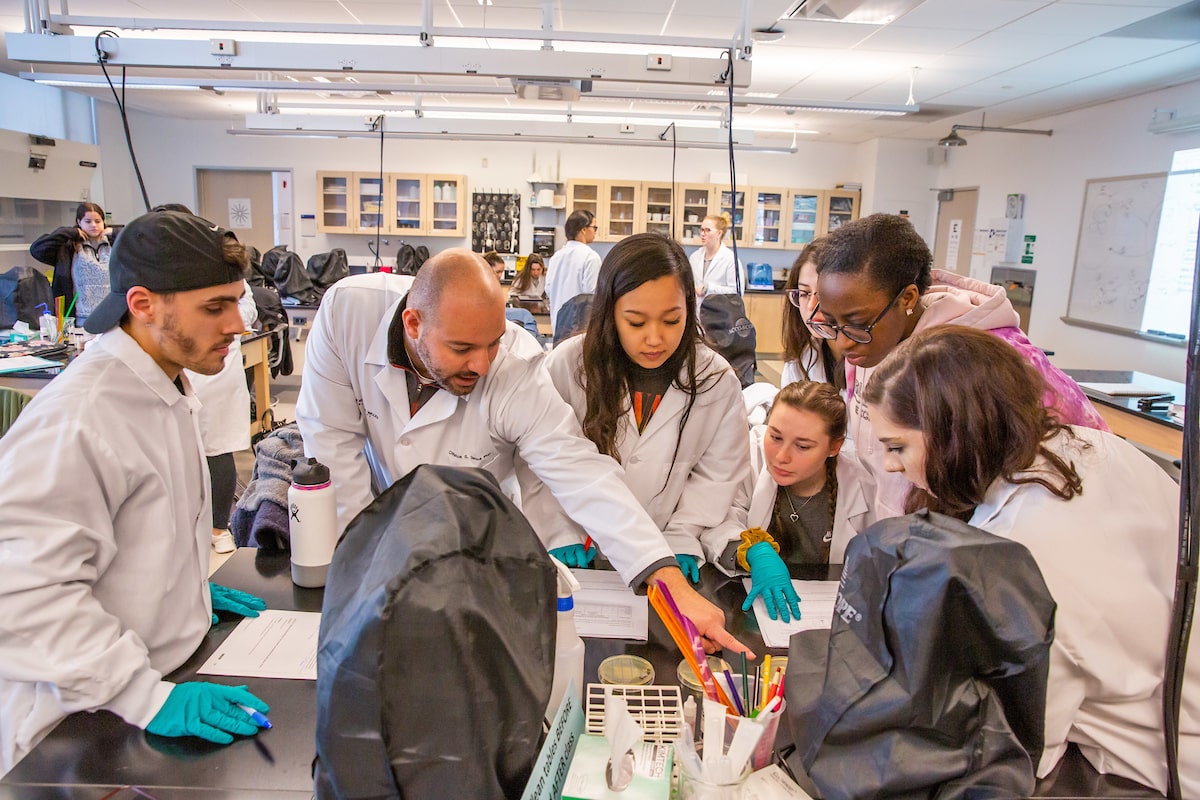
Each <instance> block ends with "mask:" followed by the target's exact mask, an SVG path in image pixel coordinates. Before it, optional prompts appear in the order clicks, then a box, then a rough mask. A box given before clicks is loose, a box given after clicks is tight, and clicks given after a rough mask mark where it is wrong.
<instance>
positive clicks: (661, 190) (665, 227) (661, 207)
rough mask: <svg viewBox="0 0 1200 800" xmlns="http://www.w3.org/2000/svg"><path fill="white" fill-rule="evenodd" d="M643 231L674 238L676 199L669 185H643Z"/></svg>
mask: <svg viewBox="0 0 1200 800" xmlns="http://www.w3.org/2000/svg"><path fill="white" fill-rule="evenodd" d="M641 214H642V217H643V218H642V226H641V228H642V231H645V232H647V233H660V234H662V235H663V236H671V237H674V230H675V229H674V225H675V198H674V197H673V195H672V192H671V184H669V183H643V184H642V211H641Z"/></svg>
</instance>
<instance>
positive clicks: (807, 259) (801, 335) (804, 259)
mask: <svg viewBox="0 0 1200 800" xmlns="http://www.w3.org/2000/svg"><path fill="white" fill-rule="evenodd" d="M824 241H825V240H824V239H823V238H822V239H814V240H813V241H811V242H809V243H808V244H806V245H805V246H804V249H803V250H801V251H800V255H798V256H796V260H795V262H794V263H793V264H792V268H791V269H789V270H788V274H787V279H786V280H785V281H784V284H783V294H784V298H785V299H786V302H785V303H784V304H783V373H782V375H781V376H780V380H779V388H781V389H782V388H783V387H784V386H787V385H788V384H789V383H792V382H793V381H822V382H824V383H831V384H833V385H834V386H835V387H837V389H838V390H839V391H842V392H844V391H845V389H846V365H845V363H844V362H843V361H842V360H841V358H839V357H838V356H837V355H836V354H835V353H834V351H833V346H832V345H833V344H834V342H833V341H831V340H829V339H823V338H821V337H820V336H817V335H816V334H815V333H813V332H812V331H811V330H809V327H808V320H809V318H810V317H812V315H813V312H814V311H815V310H816V307H817V256H818V254H819V253H820V252H821V247H822V245H823V244H824Z"/></svg>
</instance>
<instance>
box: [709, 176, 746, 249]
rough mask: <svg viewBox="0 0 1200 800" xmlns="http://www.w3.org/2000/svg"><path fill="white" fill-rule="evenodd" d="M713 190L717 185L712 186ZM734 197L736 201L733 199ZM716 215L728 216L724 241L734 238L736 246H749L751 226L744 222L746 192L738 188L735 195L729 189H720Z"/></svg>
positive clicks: (728, 241) (727, 242)
mask: <svg viewBox="0 0 1200 800" xmlns="http://www.w3.org/2000/svg"><path fill="white" fill-rule="evenodd" d="M713 189H714V191H715V190H716V189H717V187H713ZM735 199H736V202H734V200H735ZM716 213H717V214H718V215H720V214H725V215H727V216H728V217H729V231H728V233H726V234H725V243H726V244H729V243H730V242H731V241H732V240H734V239H736V240H737V243H738V247H749V246H750V229H751V226H749V225H747V224H746V192H745V190H744V189H739V190H738V191H737V193H736V195H735V194H734V193H733V192H732V191H730V190H729V189H723V190H721V196H720V204H719V205H718V206H717V211H716Z"/></svg>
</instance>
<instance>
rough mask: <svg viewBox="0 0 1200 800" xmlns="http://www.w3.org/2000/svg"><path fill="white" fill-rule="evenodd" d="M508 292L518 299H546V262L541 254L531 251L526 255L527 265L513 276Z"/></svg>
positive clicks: (510, 295)
mask: <svg viewBox="0 0 1200 800" xmlns="http://www.w3.org/2000/svg"><path fill="white" fill-rule="evenodd" d="M508 294H509V297H515V298H517V299H518V300H545V299H546V262H545V261H543V260H542V257H541V256H540V255H538V254H537V253H530V254H529V255H527V256H525V265H524V266H523V267H521V271H520V272H518V273H517V277H515V278H513V282H512V288H511V289H509V290H508Z"/></svg>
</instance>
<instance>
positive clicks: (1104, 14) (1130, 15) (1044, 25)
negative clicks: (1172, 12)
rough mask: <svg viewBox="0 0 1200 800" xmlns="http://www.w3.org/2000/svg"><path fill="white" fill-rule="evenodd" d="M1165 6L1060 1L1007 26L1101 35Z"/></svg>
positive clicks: (1020, 29)
mask: <svg viewBox="0 0 1200 800" xmlns="http://www.w3.org/2000/svg"><path fill="white" fill-rule="evenodd" d="M1160 10H1161V9H1158V8H1153V7H1150V6H1108V5H1083V4H1066V3H1056V4H1054V5H1051V6H1046V7H1045V8H1042V9H1039V10H1037V11H1035V12H1033V13H1032V14H1028V15H1026V16H1023V17H1021V18H1020V19H1017V20H1013V21H1012V22H1010V23H1009V24H1007V25H1005V26H1004V30H1005V31H1006V32H1008V33H1054V32H1066V31H1069V32H1070V33H1071V35H1073V36H1078V37H1080V38H1086V37H1089V36H1100V35H1101V34H1104V33H1108V32H1109V31H1111V30H1113V29H1115V28H1120V27H1123V26H1125V25H1128V24H1130V23H1131V22H1137V21H1138V20H1140V19H1145V18H1146V17H1151V16H1154V15H1155V14H1157V13H1158V12H1159V11H1160Z"/></svg>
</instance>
